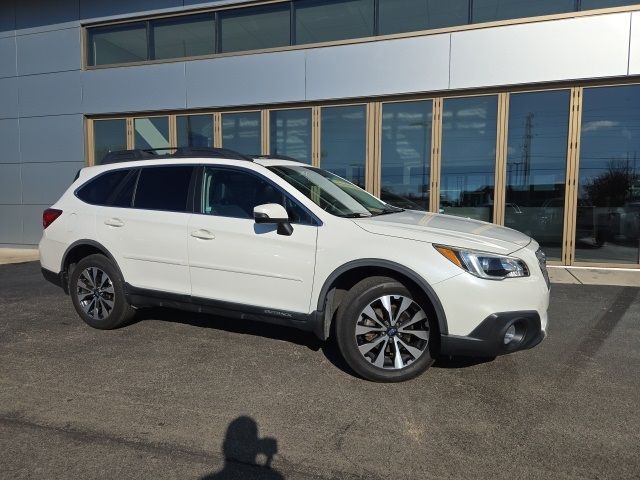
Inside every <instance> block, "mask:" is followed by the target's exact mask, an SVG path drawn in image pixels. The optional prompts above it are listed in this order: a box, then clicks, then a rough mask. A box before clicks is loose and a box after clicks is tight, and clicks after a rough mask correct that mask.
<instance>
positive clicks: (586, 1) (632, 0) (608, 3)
mask: <svg viewBox="0 0 640 480" xmlns="http://www.w3.org/2000/svg"><path fill="white" fill-rule="evenodd" d="M636 4H638V0H581V7H580V8H581V10H590V9H593V8H608V7H621V6H625V5H636Z"/></svg>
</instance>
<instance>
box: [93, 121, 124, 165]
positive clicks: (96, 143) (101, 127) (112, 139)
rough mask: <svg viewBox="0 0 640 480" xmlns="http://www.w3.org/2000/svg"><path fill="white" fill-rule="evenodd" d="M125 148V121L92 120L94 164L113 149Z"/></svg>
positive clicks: (99, 161)
mask: <svg viewBox="0 0 640 480" xmlns="http://www.w3.org/2000/svg"><path fill="white" fill-rule="evenodd" d="M126 149H127V121H126V120H125V119H118V120H95V121H94V122H93V154H94V159H95V162H96V164H98V165H99V164H100V163H101V162H102V159H103V158H104V156H105V155H106V154H107V153H109V152H113V151H117V150H126Z"/></svg>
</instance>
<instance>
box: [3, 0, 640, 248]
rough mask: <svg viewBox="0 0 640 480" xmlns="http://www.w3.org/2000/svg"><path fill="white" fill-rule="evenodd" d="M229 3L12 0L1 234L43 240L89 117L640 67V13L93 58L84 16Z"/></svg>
mask: <svg viewBox="0 0 640 480" xmlns="http://www.w3.org/2000/svg"><path fill="white" fill-rule="evenodd" d="M223 3H225V4H226V3H238V2H229V1H226V2H220V1H219V2H206V3H204V2H197V1H195V0H135V1H133V0H114V1H110V2H96V1H89V0H64V1H56V2H50V1H47V0H20V1H18V0H16V1H15V2H11V1H9V2H6V1H5V2H1V3H0V144H1V145H2V146H3V149H2V154H0V245H2V244H5V245H14V244H23V245H33V244H36V243H37V242H38V240H39V238H40V235H41V227H40V218H41V212H42V210H43V209H44V208H46V207H47V206H49V205H50V204H52V203H53V202H54V201H55V200H56V199H57V197H58V196H59V195H60V194H61V192H62V191H63V190H64V189H65V188H66V187H67V186H68V184H69V182H70V181H71V179H72V178H73V176H74V174H75V172H76V171H77V170H78V169H79V168H81V167H82V166H83V165H84V158H85V156H84V148H85V145H84V144H85V141H84V122H83V118H84V116H85V115H93V114H106V113H119V112H135V111H150V110H153V111H159V110H173V109H187V108H189V109H190V108H205V107H212V108H216V107H225V106H243V105H258V104H269V103H287V102H301V101H319V100H330V99H342V98H350V97H372V96H378V95H389V94H405V93H419V92H433V91H449V90H455V91H459V90H465V89H473V88H479V87H496V86H503V85H504V86H506V85H517V84H531V83H543V82H555V81H564V80H580V79H592V78H608V77H610V78H621V77H622V78H624V77H627V76H633V75H640V60H638V58H640V56H639V55H638V53H640V52H639V50H640V12H633V13H632V12H623V13H613V14H606V15H594V16H586V17H576V18H566V19H561V20H553V21H545V22H537V23H524V24H517V25H509V26H501V27H493V28H481V29H473V30H466V31H459V32H452V33H443V34H436V35H425V36H417V37H410V38H401V39H393V40H380V41H374V42H364V43H356V44H350V45H341V46H331V47H322V48H309V49H296V50H287V51H281V52H275V53H264V54H256V55H238V56H230V57H224V58H215V59H206V60H197V61H189V62H173V63H164V64H154V65H144V66H130V67H121V68H106V69H97V70H90V71H83V70H82V69H81V28H80V25H81V24H82V23H83V22H89V21H96V20H106V19H111V18H119V17H127V16H130V15H135V14H141V13H145V14H146V13H160V12H166V11H173V10H182V9H188V8H191V7H193V6H194V5H198V6H201V5H219V4H223ZM149 9H153V10H149Z"/></svg>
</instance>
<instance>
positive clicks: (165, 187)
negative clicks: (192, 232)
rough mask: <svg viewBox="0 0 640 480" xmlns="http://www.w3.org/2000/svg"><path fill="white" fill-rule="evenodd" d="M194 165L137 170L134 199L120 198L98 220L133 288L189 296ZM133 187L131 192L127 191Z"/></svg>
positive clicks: (101, 211) (102, 236)
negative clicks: (189, 239)
mask: <svg viewBox="0 0 640 480" xmlns="http://www.w3.org/2000/svg"><path fill="white" fill-rule="evenodd" d="M193 171H194V167H192V166H182V165H178V166H175V165H173V166H172V165H165V166H157V167H156V166H152V167H142V168H139V169H137V170H135V178H134V182H133V187H132V195H131V197H130V200H129V202H130V203H129V204H128V205H127V204H126V202H127V199H128V198H129V197H128V196H127V195H120V196H119V197H120V198H119V199H116V200H115V201H114V202H113V203H116V204H117V203H119V204H120V206H117V205H116V204H114V205H111V206H105V207H102V208H100V209H99V211H98V213H97V215H96V230H97V234H98V238H99V239H100V240H101V241H102V242H103V243H104V245H105V247H106V248H107V249H108V250H109V251H110V252H112V254H113V255H114V257H115V258H116V261H117V262H118V264H119V265H120V268H121V270H122V272H123V276H124V278H125V281H126V282H127V283H129V284H130V285H132V286H134V287H139V288H144V289H150V290H157V291H162V292H170V293H177V294H184V295H189V294H190V293H191V284H190V280H189V265H188V252H187V248H188V246H187V227H188V223H189V217H190V216H191V210H192V202H191V199H190V197H189V195H190V185H191V176H192V173H193ZM127 188H129V187H127Z"/></svg>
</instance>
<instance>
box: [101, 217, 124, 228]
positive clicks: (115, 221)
mask: <svg viewBox="0 0 640 480" xmlns="http://www.w3.org/2000/svg"><path fill="white" fill-rule="evenodd" d="M104 224H105V225H109V226H110V227H124V222H123V221H122V220H120V219H119V218H107V219H106V220H105V221H104Z"/></svg>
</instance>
